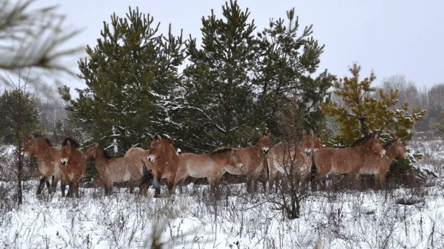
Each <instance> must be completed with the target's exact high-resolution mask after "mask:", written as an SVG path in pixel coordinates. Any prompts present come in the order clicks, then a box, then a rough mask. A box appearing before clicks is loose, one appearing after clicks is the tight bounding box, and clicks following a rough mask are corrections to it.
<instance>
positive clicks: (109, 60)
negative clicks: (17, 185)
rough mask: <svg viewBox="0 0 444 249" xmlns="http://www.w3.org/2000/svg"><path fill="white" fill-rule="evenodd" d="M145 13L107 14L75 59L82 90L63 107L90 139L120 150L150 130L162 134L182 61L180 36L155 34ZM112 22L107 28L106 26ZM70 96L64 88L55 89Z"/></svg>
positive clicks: (145, 137)
mask: <svg viewBox="0 0 444 249" xmlns="http://www.w3.org/2000/svg"><path fill="white" fill-rule="evenodd" d="M159 25H160V23H159V24H157V25H154V19H153V18H152V17H150V15H149V14H148V15H146V14H142V13H140V12H139V10H138V9H136V10H131V8H130V9H129V13H128V14H127V15H126V18H119V17H118V16H116V15H115V14H113V15H112V16H111V23H110V24H108V23H106V22H104V28H103V30H102V32H101V36H102V38H101V39H99V40H98V44H97V45H96V47H95V48H94V49H92V48H90V47H89V46H87V48H86V52H87V53H88V55H89V56H90V58H89V59H85V60H81V61H80V62H79V69H80V71H81V75H80V77H81V78H82V79H84V80H85V83H86V85H87V87H86V89H82V90H79V89H77V92H78V94H79V98H78V99H76V100H71V102H70V104H71V106H70V107H68V108H67V109H68V111H69V113H70V115H72V117H71V119H72V120H73V121H75V122H80V123H81V126H82V127H83V128H85V129H86V130H88V131H89V132H90V133H91V135H92V139H91V140H92V141H90V142H97V143H100V144H101V145H103V146H104V147H105V148H113V147H114V145H116V146H117V147H118V148H119V153H120V154H123V153H125V152H126V150H128V149H129V148H131V147H132V146H134V145H140V144H143V143H144V141H145V140H148V138H149V136H151V135H153V134H158V133H162V131H165V132H167V131H168V126H169V123H168V122H167V121H165V120H167V119H168V110H167V109H165V108H168V107H169V105H168V104H167V102H168V101H170V99H171V98H172V97H171V96H172V93H173V89H174V88H175V86H176V85H177V82H178V80H179V79H180V77H179V74H178V72H177V67H178V66H179V65H180V64H181V63H182V61H183V59H184V55H183V51H182V48H181V47H182V36H180V37H174V36H173V35H172V34H171V27H170V32H169V34H168V36H167V37H164V36H163V35H159V34H157V32H158V28H159ZM110 26H111V27H110ZM60 90H61V93H62V96H64V98H65V99H69V98H70V96H69V94H68V92H67V91H69V89H67V88H65V89H60Z"/></svg>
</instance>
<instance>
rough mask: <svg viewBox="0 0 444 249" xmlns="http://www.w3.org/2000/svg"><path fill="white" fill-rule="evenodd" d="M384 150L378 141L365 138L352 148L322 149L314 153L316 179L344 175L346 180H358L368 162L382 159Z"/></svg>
mask: <svg viewBox="0 0 444 249" xmlns="http://www.w3.org/2000/svg"><path fill="white" fill-rule="evenodd" d="M385 153H386V151H385V149H384V147H383V145H382V144H381V143H380V142H379V139H377V138H373V137H365V138H362V139H359V140H358V141H356V142H355V144H354V145H353V146H352V147H346V148H331V147H324V148H320V149H317V150H316V151H315V152H314V156H313V160H314V166H315V167H316V169H317V172H318V174H317V175H318V177H319V178H322V177H324V176H325V175H326V174H327V173H333V174H346V177H347V178H348V179H353V178H354V179H357V180H359V171H360V170H361V168H362V167H363V166H364V164H365V163H366V162H367V161H368V160H373V159H374V158H382V157H384V156H385Z"/></svg>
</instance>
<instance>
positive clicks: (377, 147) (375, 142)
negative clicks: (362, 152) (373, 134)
mask: <svg viewBox="0 0 444 249" xmlns="http://www.w3.org/2000/svg"><path fill="white" fill-rule="evenodd" d="M368 143H369V144H370V146H371V152H372V153H373V154H375V155H378V156H381V157H384V156H385V153H386V150H385V148H384V146H383V145H382V144H381V143H380V142H379V139H377V138H371V139H370V140H369V141H368Z"/></svg>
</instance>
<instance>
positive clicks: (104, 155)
mask: <svg viewBox="0 0 444 249" xmlns="http://www.w3.org/2000/svg"><path fill="white" fill-rule="evenodd" d="M98 149H99V150H101V151H102V152H103V157H104V158H106V159H108V160H111V159H113V158H112V157H111V156H110V155H109V154H108V153H107V152H106V150H102V149H100V148H98Z"/></svg>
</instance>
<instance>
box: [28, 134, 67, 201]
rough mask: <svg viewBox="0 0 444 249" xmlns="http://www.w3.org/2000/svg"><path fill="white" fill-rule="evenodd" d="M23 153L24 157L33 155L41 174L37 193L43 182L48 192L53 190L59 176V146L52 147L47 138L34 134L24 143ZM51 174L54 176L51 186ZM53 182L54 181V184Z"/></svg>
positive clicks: (41, 188)
mask: <svg viewBox="0 0 444 249" xmlns="http://www.w3.org/2000/svg"><path fill="white" fill-rule="evenodd" d="M23 154H24V155H25V156H26V157H34V158H36V159H37V161H38V163H37V165H38V169H39V172H40V174H41V175H43V176H42V178H41V179H40V184H39V187H38V188H37V195H40V193H41V192H42V190H43V188H44V187H45V183H46V186H47V188H48V192H49V193H51V192H54V191H55V186H57V182H58V179H59V177H60V170H59V168H60V156H61V148H56V147H52V146H51V142H50V141H49V139H48V138H44V137H42V136H40V135H38V134H34V135H31V136H30V137H29V138H28V141H27V142H26V143H25V146H24V152H23ZM51 176H55V177H54V179H53V186H52V188H51V187H50V184H49V179H50V178H51ZM54 182H56V183H55V186H54ZM51 189H52V191H51Z"/></svg>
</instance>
